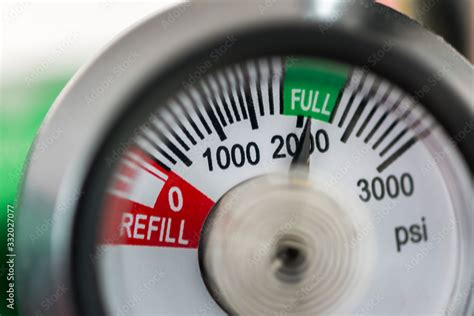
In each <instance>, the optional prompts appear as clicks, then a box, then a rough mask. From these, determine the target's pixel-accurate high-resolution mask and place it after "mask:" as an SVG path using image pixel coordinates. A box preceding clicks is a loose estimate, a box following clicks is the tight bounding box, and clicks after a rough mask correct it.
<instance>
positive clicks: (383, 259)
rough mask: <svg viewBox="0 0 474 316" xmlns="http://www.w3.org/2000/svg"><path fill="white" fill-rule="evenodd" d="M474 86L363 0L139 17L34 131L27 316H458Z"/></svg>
mask: <svg viewBox="0 0 474 316" xmlns="http://www.w3.org/2000/svg"><path fill="white" fill-rule="evenodd" d="M472 78H473V68H472V66H471V65H470V64H469V63H468V62H467V61H466V60H464V59H463V58H462V57H461V56H460V55H459V54H458V53H457V52H455V51H454V50H453V49H452V48H451V47H449V46H448V45H447V44H446V43H445V42H444V41H443V40H442V39H441V38H439V37H436V36H435V35H433V34H431V33H429V32H428V31H426V30H424V29H423V28H422V27H421V26H419V25H417V24H416V23H415V22H414V21H412V20H410V19H409V18H407V17H405V16H403V15H401V14H399V13H397V12H395V11H393V10H391V9H389V8H387V7H384V6H382V5H378V4H374V3H372V2H370V1H349V2H348V1H309V0H308V1H294V2H258V1H256V2H226V3H205V2H204V3H200V2H196V3H194V2H191V3H183V4H181V5H179V6H177V7H174V8H172V9H170V10H169V11H166V12H164V13H161V14H159V15H155V16H152V17H150V18H148V19H147V20H145V21H143V22H142V23H140V24H138V25H136V26H135V27H133V28H132V29H130V30H129V31H128V32H126V33H125V34H123V35H122V36H121V37H120V38H119V39H117V40H115V41H114V42H113V43H112V44H110V45H109V46H108V47H107V48H106V49H105V50H104V51H103V52H102V53H101V54H100V55H99V56H98V57H97V58H96V59H94V60H93V61H92V62H91V63H89V64H88V65H87V66H86V67H85V68H84V69H83V70H82V71H80V72H79V73H78V74H77V75H76V76H75V78H74V79H73V80H72V81H71V82H70V83H69V85H68V86H67V88H66V89H65V90H64V92H63V93H62V94H61V95H60V97H59V98H58V100H57V101H56V104H55V105H54V108H53V110H52V111H51V113H50V114H49V116H48V118H47V120H46V121H45V123H44V125H43V127H42V129H41V131H40V133H39V136H38V138H37V140H36V143H35V146H34V148H33V151H32V153H31V159H30V164H29V166H28V169H27V173H26V178H25V181H24V185H23V190H22V195H21V203H20V212H21V213H20V224H19V229H20V230H21V231H20V240H19V245H18V246H19V249H20V253H21V256H20V255H19V257H18V260H19V263H20V266H19V268H20V272H19V274H18V278H19V287H20V308H21V310H20V311H21V312H22V313H23V312H24V313H25V314H31V313H35V312H38V311H42V312H44V313H50V314H68V315H102V314H112V315H116V314H117V315H122V314H127V315H128V314H130V315H144V314H160V313H163V314H196V313H197V314H216V315H219V314H225V313H228V314H295V315H303V314H311V315H314V314H374V315H380V314H406V315H415V314H453V315H470V314H472V312H473V300H472V295H473V291H472V287H473V286H472V285H473V255H472V254H473V245H474V243H473V223H474V221H473V214H472V167H473V162H474V151H473V143H474V142H473V138H472V129H473V126H474V121H473V115H472V113H473V112H472V111H473V106H472ZM57 131H61V135H62V136H61V137H59V138H54V141H51V142H50V141H48V140H49V139H51V137H53V135H55V133H57ZM43 143H47V144H48V147H47V150H44V147H43V146H41V144H43ZM38 227H45V229H42V228H41V229H42V231H41V234H36V233H34V232H36V231H37V230H38ZM32 236H33V237H34V238H32ZM60 288H67V289H70V290H69V291H67V292H66V293H63V295H61V298H60V299H59V300H58V301H57V302H56V303H55V304H54V305H52V306H48V310H44V304H42V302H44V298H45V297H48V296H51V295H54V294H55V293H56V292H57V291H58V289H60Z"/></svg>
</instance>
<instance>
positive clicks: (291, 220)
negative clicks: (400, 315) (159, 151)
mask: <svg viewBox="0 0 474 316" xmlns="http://www.w3.org/2000/svg"><path fill="white" fill-rule="evenodd" d="M360 212H361V210H359V209H354V208H352V207H350V206H349V207H348V206H345V205H344V206H342V205H341V204H340V203H338V202H336V201H335V199H333V198H332V197H331V196H329V195H328V194H326V193H325V192H323V191H322V190H318V188H316V187H315V186H314V185H313V184H312V183H311V181H310V180H309V179H305V178H300V177H299V176H298V175H297V174H295V173H290V174H272V175H266V176H262V177H257V178H254V179H252V180H249V181H246V182H244V183H241V184H239V185H238V186H236V187H234V188H233V189H231V190H230V191H228V192H227V193H226V194H225V195H224V196H223V197H222V198H221V199H220V201H219V202H218V203H217V204H216V206H215V207H214V209H213V211H212V213H211V214H210V216H209V218H208V220H207V222H206V224H205V226H204V228H203V232H202V238H201V242H200V247H199V257H200V265H201V270H202V274H203V278H204V281H205V283H206V285H207V287H208V289H209V291H210V292H211V294H212V295H213V296H214V298H215V299H216V300H217V301H218V302H219V303H220V305H221V306H222V307H223V308H224V309H225V310H226V311H227V312H229V313H231V314H251V313H253V314H255V313H257V314H275V313H289V314H315V313H317V314H319V313H327V312H330V311H331V312H334V308H335V306H338V309H337V311H341V308H343V306H344V305H345V302H349V301H351V302H353V300H354V299H357V298H356V296H357V294H358V293H360V292H362V291H359V290H360V287H361V286H364V284H366V283H367V281H368V277H367V274H366V271H367V266H368V264H369V263H368V262H367V260H368V258H370V256H369V255H368V254H367V251H369V249H368V246H367V245H370V243H359V242H357V241H358V236H360V234H361V232H362V231H364V228H365V230H367V227H368V226H369V223H367V222H363V221H362V222H361V220H360V218H361V217H360V216H359V217H358V216H357V213H360Z"/></svg>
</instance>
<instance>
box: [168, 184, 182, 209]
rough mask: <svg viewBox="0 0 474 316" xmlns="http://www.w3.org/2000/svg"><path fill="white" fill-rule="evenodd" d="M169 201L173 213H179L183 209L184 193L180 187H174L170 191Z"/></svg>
mask: <svg viewBox="0 0 474 316" xmlns="http://www.w3.org/2000/svg"><path fill="white" fill-rule="evenodd" d="M168 201H169V204H170V208H171V210H172V211H173V212H179V211H181V209H182V208H183V192H181V190H180V189H179V188H178V187H172V188H171V189H170V190H169V191H168Z"/></svg>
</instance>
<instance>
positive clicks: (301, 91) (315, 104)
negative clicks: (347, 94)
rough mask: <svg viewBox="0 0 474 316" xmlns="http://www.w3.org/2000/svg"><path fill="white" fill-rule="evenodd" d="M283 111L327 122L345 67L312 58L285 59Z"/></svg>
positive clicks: (341, 87) (343, 84) (342, 83)
mask: <svg viewBox="0 0 474 316" xmlns="http://www.w3.org/2000/svg"><path fill="white" fill-rule="evenodd" d="M285 70H286V71H285V78H284V83H283V114H284V115H291V116H304V117H311V118H313V119H316V120H320V121H323V122H330V121H331V118H332V115H333V111H334V109H335V106H336V103H337V100H338V98H339V95H340V93H341V91H342V90H343V88H344V86H345V84H346V81H347V77H348V75H349V67H347V66H345V65H342V64H338V63H334V62H330V61H327V60H320V59H314V58H299V57H288V58H286V60H285Z"/></svg>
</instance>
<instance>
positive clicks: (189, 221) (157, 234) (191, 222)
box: [102, 149, 215, 248]
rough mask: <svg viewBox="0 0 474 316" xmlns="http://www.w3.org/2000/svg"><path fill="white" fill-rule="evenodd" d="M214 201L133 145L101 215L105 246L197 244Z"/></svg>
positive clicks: (189, 245) (110, 190) (177, 245)
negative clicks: (133, 147) (102, 215)
mask: <svg viewBox="0 0 474 316" xmlns="http://www.w3.org/2000/svg"><path fill="white" fill-rule="evenodd" d="M214 204H215V203H214V202H213V201H212V200H211V199H209V198H208V197H207V196H206V195H204V194H203V193H201V192H200V191H199V190H197V189H196V188H195V187H193V186H192V185H191V184H189V183H188V182H186V181H185V180H184V179H182V178H181V177H180V176H178V175H177V174H175V173H173V172H172V171H169V170H167V169H165V168H163V167H162V166H160V165H159V164H157V163H156V162H155V161H153V160H152V159H149V158H148V157H147V156H146V155H145V154H144V153H143V152H141V151H140V150H138V149H134V150H132V151H130V152H129V153H128V155H127V156H126V158H124V159H123V161H122V162H121V163H120V166H119V168H118V172H117V176H116V178H115V180H114V181H113V184H112V187H111V188H110V189H109V194H108V197H107V201H106V203H105V209H104V212H103V214H104V217H103V218H102V228H103V229H102V231H103V235H102V244H109V245H140V246H155V247H173V248H197V247H198V245H199V238H200V233H201V230H202V227H203V225H204V222H205V220H206V218H207V215H208V214H209V212H210V211H211V209H212V207H213V206H214Z"/></svg>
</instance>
